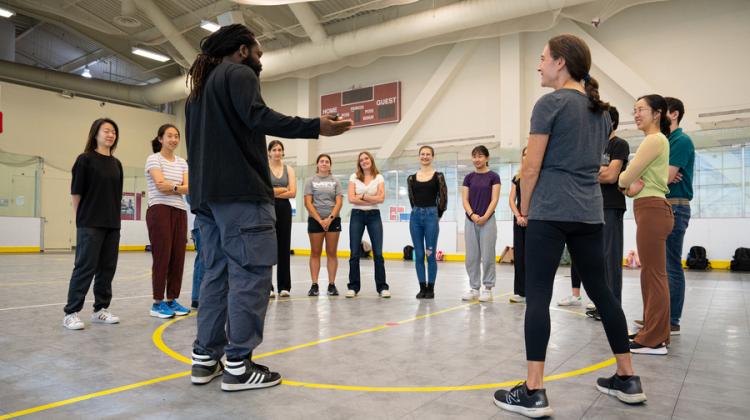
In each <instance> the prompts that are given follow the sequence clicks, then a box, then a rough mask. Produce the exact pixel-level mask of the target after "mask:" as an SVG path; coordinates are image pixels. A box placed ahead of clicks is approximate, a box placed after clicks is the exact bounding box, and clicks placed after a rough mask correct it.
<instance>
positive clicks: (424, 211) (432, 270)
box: [409, 207, 440, 286]
mask: <svg viewBox="0 0 750 420" xmlns="http://www.w3.org/2000/svg"><path fill="white" fill-rule="evenodd" d="M439 221H440V219H438V215H437V207H414V208H413V209H412V210H411V216H410V217H409V233H411V241H412V242H413V243H414V266H415V268H416V269H417V279H418V280H419V283H420V284H427V285H429V286H432V285H434V284H435V278H436V277H437V259H436V258H435V252H436V251H437V250H436V249H435V248H437V240H438V234H439V233H440V224H439ZM425 254H426V255H427V281H425V273H424V257H425Z"/></svg>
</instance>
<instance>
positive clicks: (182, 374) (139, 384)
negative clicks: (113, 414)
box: [0, 371, 190, 420]
mask: <svg viewBox="0 0 750 420" xmlns="http://www.w3.org/2000/svg"><path fill="white" fill-rule="evenodd" d="M189 375H190V371H187V372H180V373H175V374H172V375H167V376H162V377H160V378H155V379H149V380H148V381H142V382H136V383H134V384H130V385H125V386H121V387H118V388H111V389H105V390H104V391H99V392H93V393H91V394H86V395H81V396H80V397H75V398H69V399H67V400H62V401H57V402H53V403H50V404H45V405H40V406H37V407H32V408H27V409H26V410H21V411H15V412H13V413H9V414H4V415H0V420H4V419H12V418H14V417H20V416H25V415H27V414H33V413H38V412H40V411H45V410H49V409H52V408H57V407H62V406H64V405H70V404H75V403H77V402H81V401H86V400H90V399H92V398H97V397H103V396H105V395H111V394H116V393H118V392H123V391H128V390H131V389H135V388H140V387H143V386H146V385H151V384H156V383H159V382H164V381H170V380H172V379H176V378H183V377H185V376H189Z"/></svg>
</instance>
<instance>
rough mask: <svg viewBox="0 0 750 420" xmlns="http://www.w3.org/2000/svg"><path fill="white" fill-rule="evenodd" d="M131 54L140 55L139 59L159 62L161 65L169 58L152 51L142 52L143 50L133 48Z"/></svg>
mask: <svg viewBox="0 0 750 420" xmlns="http://www.w3.org/2000/svg"><path fill="white" fill-rule="evenodd" d="M132 51H133V54H135V55H140V56H141V57H146V58H150V59H152V60H156V61H159V62H161V63H164V62H165V61H169V57H167V56H166V55H163V54H159V53H156V52H153V51H149V50H144V49H143V48H137V47H133V50H132Z"/></svg>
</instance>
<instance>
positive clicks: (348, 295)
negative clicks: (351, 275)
mask: <svg viewBox="0 0 750 420" xmlns="http://www.w3.org/2000/svg"><path fill="white" fill-rule="evenodd" d="M344 296H346V297H347V298H350V299H351V298H353V297H354V296H357V292H355V291H354V290H352V289H349V290H347V291H346V294H345V295H344Z"/></svg>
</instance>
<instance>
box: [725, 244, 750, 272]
mask: <svg viewBox="0 0 750 420" xmlns="http://www.w3.org/2000/svg"><path fill="white" fill-rule="evenodd" d="M729 269H730V270H732V271H750V248H737V249H736V250H735V251H734V258H732V262H731V264H730V265H729Z"/></svg>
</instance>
